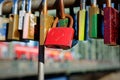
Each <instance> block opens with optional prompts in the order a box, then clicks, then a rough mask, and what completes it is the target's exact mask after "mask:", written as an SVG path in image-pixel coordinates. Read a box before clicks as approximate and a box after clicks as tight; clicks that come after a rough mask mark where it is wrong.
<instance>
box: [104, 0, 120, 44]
mask: <svg viewBox="0 0 120 80" xmlns="http://www.w3.org/2000/svg"><path fill="white" fill-rule="evenodd" d="M118 36H119V11H117V10H116V9H114V8H112V7H111V0H106V7H105V8H104V43H105V44H107V45H117V41H118Z"/></svg>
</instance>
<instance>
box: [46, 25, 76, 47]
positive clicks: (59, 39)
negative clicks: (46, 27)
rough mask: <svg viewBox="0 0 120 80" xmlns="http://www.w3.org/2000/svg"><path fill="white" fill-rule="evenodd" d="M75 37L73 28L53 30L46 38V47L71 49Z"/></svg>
mask: <svg viewBox="0 0 120 80" xmlns="http://www.w3.org/2000/svg"><path fill="white" fill-rule="evenodd" d="M73 36H74V29H73V28H67V27H66V28H65V27H58V28H51V30H50V31H49V32H48V35H47V37H46V42H45V46H47V47H49V46H50V47H54V48H61V47H62V48H63V47H64V48H65V49H67V48H70V47H71V45H72V40H73Z"/></svg>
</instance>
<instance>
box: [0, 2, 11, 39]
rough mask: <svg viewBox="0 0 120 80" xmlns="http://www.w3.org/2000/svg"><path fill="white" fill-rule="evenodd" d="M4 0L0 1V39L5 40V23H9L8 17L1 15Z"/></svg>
mask: <svg viewBox="0 0 120 80" xmlns="http://www.w3.org/2000/svg"><path fill="white" fill-rule="evenodd" d="M3 3H4V0H1V1H0V41H6V37H7V24H8V23H9V19H8V18H5V17H4V16H3V15H2V7H3Z"/></svg>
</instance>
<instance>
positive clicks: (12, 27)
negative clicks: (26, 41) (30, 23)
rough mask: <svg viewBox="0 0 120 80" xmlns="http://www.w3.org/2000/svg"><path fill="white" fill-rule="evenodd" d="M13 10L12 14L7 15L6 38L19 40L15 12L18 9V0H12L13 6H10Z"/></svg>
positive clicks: (17, 20)
mask: <svg viewBox="0 0 120 80" xmlns="http://www.w3.org/2000/svg"><path fill="white" fill-rule="evenodd" d="M12 10H13V12H12V14H10V17H9V26H8V36H7V39H8V40H20V34H19V31H18V22H19V19H18V17H19V16H18V14H17V10H18V0H13V8H12Z"/></svg>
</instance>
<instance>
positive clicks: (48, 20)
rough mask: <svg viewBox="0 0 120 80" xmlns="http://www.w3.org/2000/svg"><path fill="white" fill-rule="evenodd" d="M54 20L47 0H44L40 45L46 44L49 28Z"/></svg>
mask: <svg viewBox="0 0 120 80" xmlns="http://www.w3.org/2000/svg"><path fill="white" fill-rule="evenodd" d="M53 22H54V17H53V16H50V15H48V11H47V0H43V10H42V14H41V15H40V41H39V42H40V45H44V42H45V39H46V35H47V32H48V30H49V29H50V28H51V26H52V24H53Z"/></svg>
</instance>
